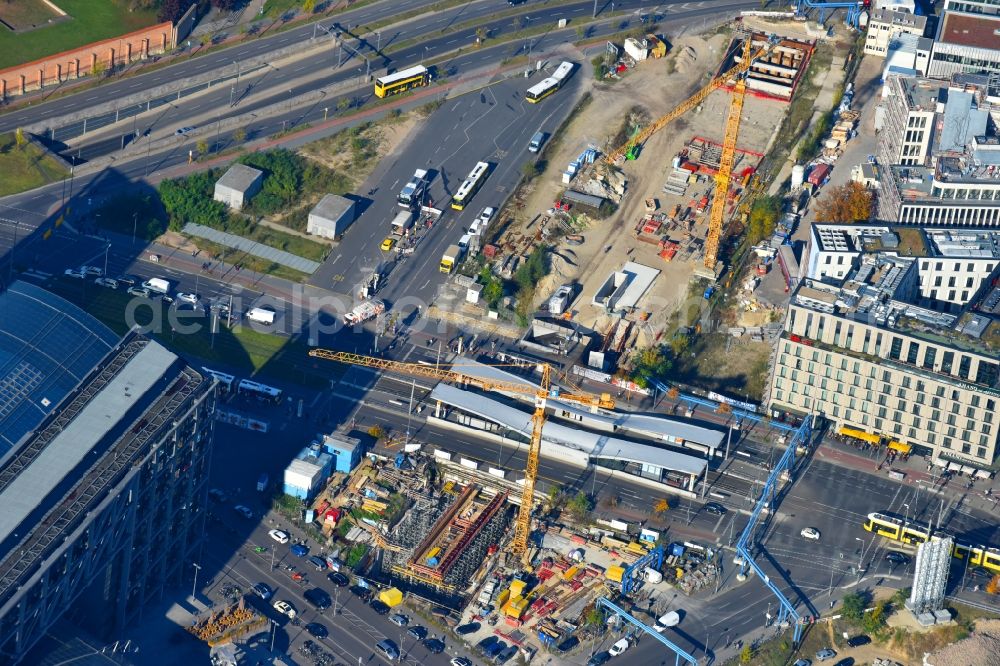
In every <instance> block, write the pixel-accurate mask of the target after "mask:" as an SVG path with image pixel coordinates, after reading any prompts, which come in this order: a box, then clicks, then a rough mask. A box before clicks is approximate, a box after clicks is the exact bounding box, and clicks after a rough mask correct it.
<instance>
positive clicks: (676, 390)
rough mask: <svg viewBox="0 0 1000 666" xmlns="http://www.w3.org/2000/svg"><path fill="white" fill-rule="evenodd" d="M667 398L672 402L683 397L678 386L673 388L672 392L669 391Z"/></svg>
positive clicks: (671, 388)
mask: <svg viewBox="0 0 1000 666" xmlns="http://www.w3.org/2000/svg"><path fill="white" fill-rule="evenodd" d="M667 397H668V398H670V399H671V400H676V399H677V398H679V397H681V390H680V389H679V388H677V387H676V386H671V387H670V390H669V391H667Z"/></svg>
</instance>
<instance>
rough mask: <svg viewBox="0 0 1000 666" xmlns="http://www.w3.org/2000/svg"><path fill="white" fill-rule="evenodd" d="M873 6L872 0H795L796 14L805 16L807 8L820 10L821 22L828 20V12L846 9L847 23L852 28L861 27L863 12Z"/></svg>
mask: <svg viewBox="0 0 1000 666" xmlns="http://www.w3.org/2000/svg"><path fill="white" fill-rule="evenodd" d="M870 6H871V0H837V1H834V0H825V1H823V0H795V15H796V16H800V17H805V15H806V10H807V9H818V10H819V22H820V23H821V24H822V23H825V22H826V13H827V12H828V11H831V10H834V9H846V10H847V18H846V19H845V21H844V22H845V23H847V25H849V26H851V27H852V28H860V18H861V12H862V11H864V10H866V9H868V8H869V7H870Z"/></svg>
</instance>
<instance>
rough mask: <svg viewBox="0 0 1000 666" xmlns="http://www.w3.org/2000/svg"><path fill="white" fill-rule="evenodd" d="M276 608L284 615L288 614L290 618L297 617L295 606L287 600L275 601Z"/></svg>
mask: <svg viewBox="0 0 1000 666" xmlns="http://www.w3.org/2000/svg"><path fill="white" fill-rule="evenodd" d="M274 610H276V611H278V612H279V613H281V614H282V615H287V616H288V617H289V618H294V617H295V607H294V606H292V605H291V604H290V603H288V602H287V601H275V602H274Z"/></svg>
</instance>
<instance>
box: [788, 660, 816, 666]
mask: <svg viewBox="0 0 1000 666" xmlns="http://www.w3.org/2000/svg"><path fill="white" fill-rule="evenodd" d="M792 666H812V662H811V661H809V660H808V659H798V660H796V661H795V663H794V664H792Z"/></svg>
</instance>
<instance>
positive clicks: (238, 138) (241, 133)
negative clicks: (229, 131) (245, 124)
mask: <svg viewBox="0 0 1000 666" xmlns="http://www.w3.org/2000/svg"><path fill="white" fill-rule="evenodd" d="M246 138H247V131H246V130H245V129H243V128H242V127H237V128H236V131H234V132H233V141H234V142H236V143H243V141H244V140H245V139H246Z"/></svg>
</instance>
